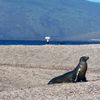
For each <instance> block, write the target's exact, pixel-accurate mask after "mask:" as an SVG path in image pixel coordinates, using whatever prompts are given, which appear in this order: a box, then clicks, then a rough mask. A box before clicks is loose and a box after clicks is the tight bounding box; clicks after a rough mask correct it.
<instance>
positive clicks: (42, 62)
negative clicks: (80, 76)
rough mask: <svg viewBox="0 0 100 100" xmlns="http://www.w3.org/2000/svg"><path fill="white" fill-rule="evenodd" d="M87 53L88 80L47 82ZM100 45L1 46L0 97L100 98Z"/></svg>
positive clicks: (21, 99)
mask: <svg viewBox="0 0 100 100" xmlns="http://www.w3.org/2000/svg"><path fill="white" fill-rule="evenodd" d="M81 56H89V57H90V59H89V60H88V71H87V74H86V77H87V79H88V82H80V83H63V84H55V85H47V83H48V81H49V80H50V79H52V78H53V77H55V76H57V75H61V74H63V73H65V72H67V71H70V70H72V69H73V68H75V67H76V66H77V64H78V62H79V58H80V57H81ZM99 57H100V45H77V46H71V45H70V46H63V45H62V46H60V45H57V46H54V45H53V46H52V45H45V46H0V100H100V59H99Z"/></svg>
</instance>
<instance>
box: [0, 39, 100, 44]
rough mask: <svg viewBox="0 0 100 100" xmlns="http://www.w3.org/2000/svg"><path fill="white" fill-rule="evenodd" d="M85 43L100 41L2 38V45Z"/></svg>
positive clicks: (0, 42) (99, 42)
mask: <svg viewBox="0 0 100 100" xmlns="http://www.w3.org/2000/svg"><path fill="white" fill-rule="evenodd" d="M46 44H50V45H85V44H100V41H50V42H49V43H47V42H46V41H36V40H0V45H46Z"/></svg>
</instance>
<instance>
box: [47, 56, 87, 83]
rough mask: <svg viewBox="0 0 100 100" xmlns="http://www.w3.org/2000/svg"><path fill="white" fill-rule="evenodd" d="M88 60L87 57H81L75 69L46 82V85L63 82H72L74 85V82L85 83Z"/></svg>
mask: <svg viewBox="0 0 100 100" xmlns="http://www.w3.org/2000/svg"><path fill="white" fill-rule="evenodd" d="M88 59H89V57H86V56H83V57H81V58H80V61H79V64H78V65H77V67H76V68H75V69H74V70H72V71H70V72H67V73H65V74H63V75H60V76H57V77H55V78H53V79H51V80H50V81H49V82H48V84H55V83H65V82H67V83H70V82H73V83H74V82H82V81H83V82H87V80H86V77H85V74H86V71H87V62H86V61H87V60H88ZM79 69H80V70H79ZM78 71H79V72H78ZM77 74H78V75H77Z"/></svg>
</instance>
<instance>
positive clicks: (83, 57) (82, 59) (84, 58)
mask: <svg viewBox="0 0 100 100" xmlns="http://www.w3.org/2000/svg"><path fill="white" fill-rule="evenodd" d="M88 59H89V57H88V56H82V57H81V58H80V61H87V60H88Z"/></svg>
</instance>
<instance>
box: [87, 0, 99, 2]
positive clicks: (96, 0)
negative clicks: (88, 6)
mask: <svg viewBox="0 0 100 100" xmlns="http://www.w3.org/2000/svg"><path fill="white" fill-rule="evenodd" d="M88 1H93V2H100V0H88Z"/></svg>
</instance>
